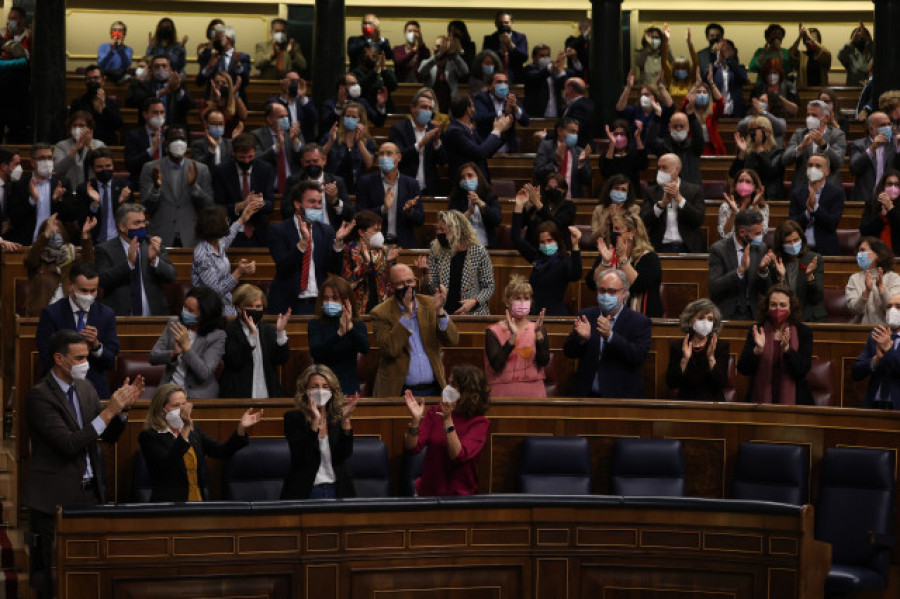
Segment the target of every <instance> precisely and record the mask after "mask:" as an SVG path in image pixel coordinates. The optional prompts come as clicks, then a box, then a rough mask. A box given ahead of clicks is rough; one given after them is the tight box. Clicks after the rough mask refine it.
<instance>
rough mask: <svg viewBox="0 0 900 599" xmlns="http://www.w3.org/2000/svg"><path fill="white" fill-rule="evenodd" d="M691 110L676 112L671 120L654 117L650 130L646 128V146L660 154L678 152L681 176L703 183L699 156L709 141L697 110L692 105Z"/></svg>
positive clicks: (690, 180)
mask: <svg viewBox="0 0 900 599" xmlns="http://www.w3.org/2000/svg"><path fill="white" fill-rule="evenodd" d="M689 106H690V105H689ZM688 110H690V114H686V113H684V112H676V113H674V114H673V115H672V116H671V118H670V119H669V122H668V124H666V122H665V121H662V120H660V119H653V121H652V123H651V124H650V131H649V132H647V149H648V150H650V152H651V153H653V154H656V155H657V156H662V155H663V154H675V155H676V156H678V158H679V159H680V160H681V165H682V166H681V178H682V179H684V180H685V181H688V182H689V183H695V184H697V185H703V172H702V171H701V170H700V156H702V155H703V149H704V148H705V147H706V142H705V141H704V140H703V127H702V126H701V124H700V119H698V118H697V115H695V114H694V112H693V107H692V106H690V107H689V109H688Z"/></svg>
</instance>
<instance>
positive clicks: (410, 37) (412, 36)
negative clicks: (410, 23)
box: [406, 31, 416, 44]
mask: <svg viewBox="0 0 900 599" xmlns="http://www.w3.org/2000/svg"><path fill="white" fill-rule="evenodd" d="M406 41H407V43H410V44H414V43H416V32H415V31H407V32H406Z"/></svg>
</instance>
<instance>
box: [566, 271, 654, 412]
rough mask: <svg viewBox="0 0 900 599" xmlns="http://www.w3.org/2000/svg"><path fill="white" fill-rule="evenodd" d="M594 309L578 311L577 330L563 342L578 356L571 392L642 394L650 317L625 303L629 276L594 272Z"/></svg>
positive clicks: (577, 394)
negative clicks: (595, 289) (597, 304)
mask: <svg viewBox="0 0 900 599" xmlns="http://www.w3.org/2000/svg"><path fill="white" fill-rule="evenodd" d="M594 280H595V281H596V283H597V301H598V303H599V304H600V305H599V307H597V308H586V309H584V310H582V311H581V312H579V313H578V320H576V321H575V329H574V330H573V331H572V332H571V333H570V334H569V337H568V338H567V339H566V342H565V344H564V345H563V352H564V353H565V355H566V357H568V358H578V369H577V370H576V372H575V379H574V382H573V384H572V395H573V396H574V397H615V398H634V399H639V398H643V397H644V384H643V380H642V378H641V368H642V366H643V365H644V360H646V359H647V352H648V351H649V350H650V329H651V327H652V325H651V323H650V319H649V318H647V317H646V316H644V315H643V314H641V313H640V312H635V311H634V310H632V309H631V308H629V307H628V306H626V305H625V303H626V302H627V301H628V278H627V277H626V276H625V273H624V272H622V271H621V270H613V269H608V270H604V271H602V272H599V273H597V275H596V277H595V279H594Z"/></svg>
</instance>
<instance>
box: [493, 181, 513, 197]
mask: <svg viewBox="0 0 900 599" xmlns="http://www.w3.org/2000/svg"><path fill="white" fill-rule="evenodd" d="M491 187H492V188H493V190H494V193H496V194H497V197H498V198H513V197H515V196H516V182H515V181H512V180H510V179H494V180H493V181H491Z"/></svg>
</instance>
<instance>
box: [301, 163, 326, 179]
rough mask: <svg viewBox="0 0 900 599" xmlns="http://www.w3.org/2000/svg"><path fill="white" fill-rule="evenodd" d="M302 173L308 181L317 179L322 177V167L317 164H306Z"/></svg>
mask: <svg viewBox="0 0 900 599" xmlns="http://www.w3.org/2000/svg"><path fill="white" fill-rule="evenodd" d="M303 171H304V172H305V173H306V176H307V178H309V179H318V178H319V177H320V176H322V167H321V166H319V165H318V164H307V165H306V166H305V167H303Z"/></svg>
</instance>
